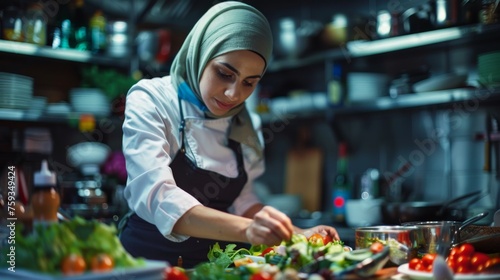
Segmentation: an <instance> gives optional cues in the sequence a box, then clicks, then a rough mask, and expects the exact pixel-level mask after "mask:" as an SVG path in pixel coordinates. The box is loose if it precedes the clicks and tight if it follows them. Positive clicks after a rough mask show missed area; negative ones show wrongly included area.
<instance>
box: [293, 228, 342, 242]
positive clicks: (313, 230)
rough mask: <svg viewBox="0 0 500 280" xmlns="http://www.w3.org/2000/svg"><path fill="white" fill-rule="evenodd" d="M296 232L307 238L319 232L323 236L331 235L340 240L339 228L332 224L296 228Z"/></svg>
mask: <svg viewBox="0 0 500 280" xmlns="http://www.w3.org/2000/svg"><path fill="white" fill-rule="evenodd" d="M296 232H297V233H302V234H303V235H305V236H306V237H307V238H309V236H311V235H313V234H315V233H319V234H321V235H323V236H330V237H331V238H332V239H333V240H340V236H339V234H338V232H337V230H336V229H335V228H334V227H331V226H325V225H319V226H315V227H312V228H308V229H296Z"/></svg>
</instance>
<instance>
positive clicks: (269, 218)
mask: <svg viewBox="0 0 500 280" xmlns="http://www.w3.org/2000/svg"><path fill="white" fill-rule="evenodd" d="M253 220H254V221H253V223H252V225H251V226H250V231H251V232H250V233H251V236H250V237H252V238H254V239H259V240H262V242H263V244H269V243H272V244H273V245H276V244H278V243H280V242H281V241H282V240H289V239H290V238H291V237H292V234H293V225H292V222H291V220H290V218H289V217H288V216H287V215H285V214H284V213H282V212H280V211H278V210H276V209H274V208H272V207H269V206H266V207H264V208H262V210H260V211H259V212H257V214H255V216H254V219H253ZM247 235H248V233H247ZM247 237H249V236H247ZM254 241H256V240H254Z"/></svg>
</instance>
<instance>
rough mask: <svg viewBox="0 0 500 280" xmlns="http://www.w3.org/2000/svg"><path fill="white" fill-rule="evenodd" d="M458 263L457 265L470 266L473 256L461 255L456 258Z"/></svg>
mask: <svg viewBox="0 0 500 280" xmlns="http://www.w3.org/2000/svg"><path fill="white" fill-rule="evenodd" d="M456 263H457V266H463V267H467V268H470V266H471V257H469V256H459V257H458V258H457V259H456Z"/></svg>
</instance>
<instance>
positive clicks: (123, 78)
mask: <svg viewBox="0 0 500 280" xmlns="http://www.w3.org/2000/svg"><path fill="white" fill-rule="evenodd" d="M137 81H138V79H135V78H134V77H132V76H129V75H125V74H122V73H119V72H117V71H116V70H114V69H100V68H99V67H97V66H95V65H94V66H91V67H86V68H84V69H83V70H82V84H81V87H84V88H86V87H87V88H88V87H90V88H99V89H101V90H103V91H104V93H106V95H107V96H108V99H109V100H113V99H115V98H116V97H118V96H120V95H126V94H127V92H128V90H129V89H130V88H131V87H132V86H133V85H134V84H135V83H137Z"/></svg>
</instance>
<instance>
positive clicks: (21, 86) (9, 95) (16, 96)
mask: <svg viewBox="0 0 500 280" xmlns="http://www.w3.org/2000/svg"><path fill="white" fill-rule="evenodd" d="M32 97H33V78H31V77H27V76H22V75H18V74H12V73H5V72H0V108H8V109H26V108H28V107H29V106H30V100H31V98H32Z"/></svg>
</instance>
